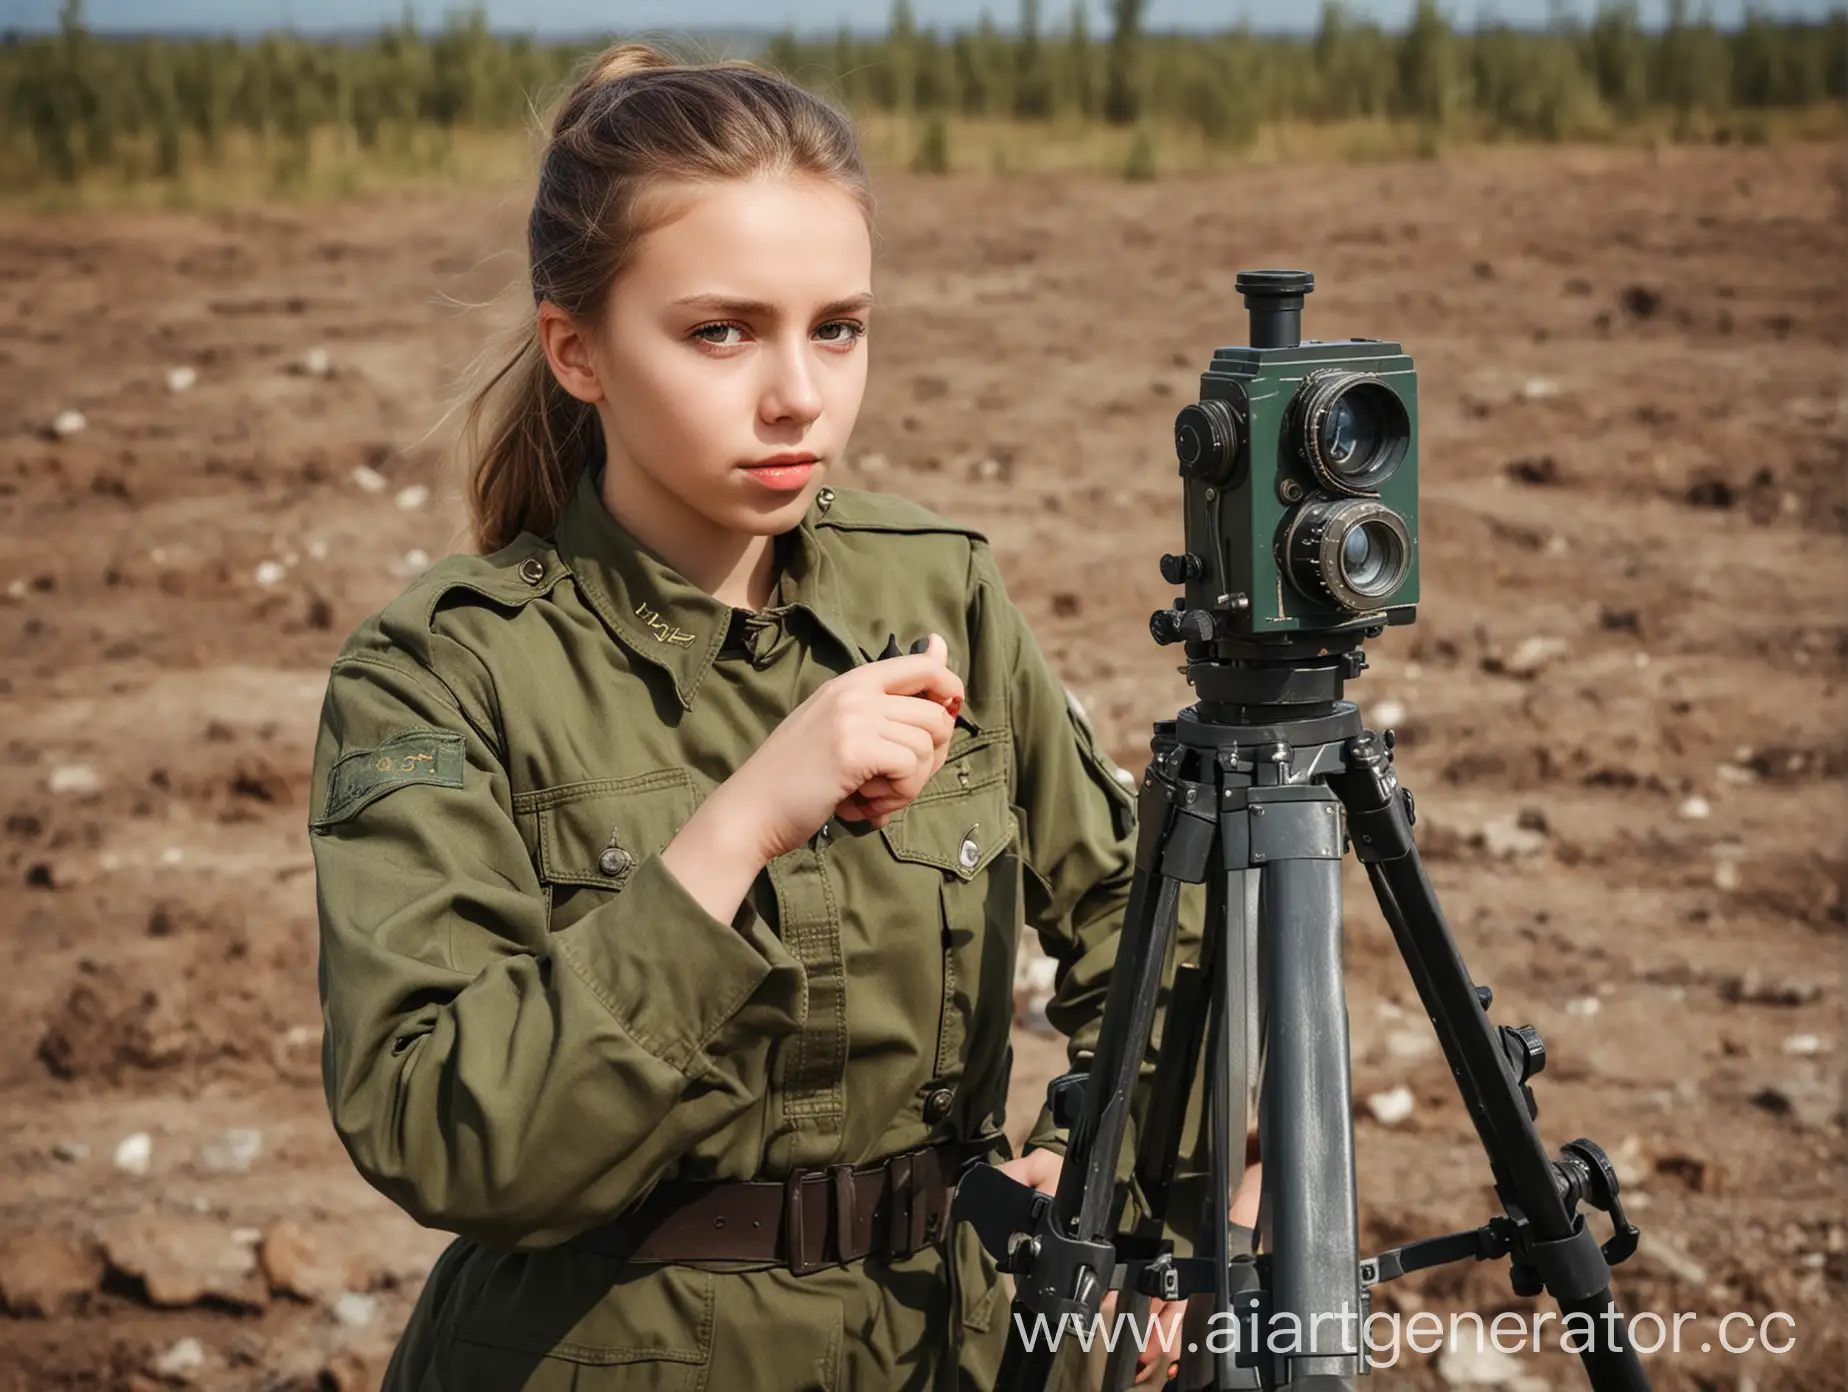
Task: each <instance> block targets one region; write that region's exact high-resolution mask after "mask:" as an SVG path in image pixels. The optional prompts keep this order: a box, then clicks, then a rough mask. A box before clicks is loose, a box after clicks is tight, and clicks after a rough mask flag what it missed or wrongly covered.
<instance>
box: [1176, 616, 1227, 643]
mask: <svg viewBox="0 0 1848 1392" xmlns="http://www.w3.org/2000/svg"><path fill="white" fill-rule="evenodd" d="M1179 629H1180V635H1181V637H1182V639H1184V640H1185V641H1186V642H1189V643H1210V642H1212V641H1213V639H1214V638H1216V637H1218V636H1219V625H1218V624H1216V623H1214V622H1213V616H1212V615H1211V614H1209V613H1207V612H1206V610H1204V609H1189V610H1188V611H1187V612H1186V613H1185V614H1182V615H1181V621H1180V624H1179Z"/></svg>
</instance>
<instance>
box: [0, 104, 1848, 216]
mask: <svg viewBox="0 0 1848 1392" xmlns="http://www.w3.org/2000/svg"><path fill="white" fill-rule="evenodd" d="M857 123H858V126H859V129H860V133H861V142H862V147H863V149H864V151H865V154H866V158H867V161H868V163H869V165H870V166H872V168H873V169H874V170H875V171H895V170H914V169H919V168H921V167H922V168H928V169H930V170H933V171H937V172H943V173H959V174H972V173H973V174H988V175H990V176H994V177H1008V176H1012V175H1019V174H1085V175H1098V176H1106V177H1113V178H1122V177H1125V175H1126V173H1127V172H1131V171H1133V172H1134V173H1135V174H1136V175H1137V177H1151V176H1152V177H1156V178H1160V177H1166V176H1169V175H1176V174H1183V175H1184V174H1200V173H1210V172H1214V171H1222V170H1227V169H1234V168H1240V167H1247V166H1252V165H1275V164H1284V163H1293V162H1297V161H1302V162H1308V163H1335V162H1342V161H1356V162H1364V161H1379V160H1401V159H1419V158H1433V157H1441V156H1442V155H1443V154H1445V153H1448V152H1452V151H1463V150H1467V149H1471V148H1481V147H1485V146H1489V145H1512V144H1517V143H1525V144H1528V145H1533V144H1535V143H1536V142H1531V141H1529V142H1515V141H1503V140H1499V139H1497V138H1496V136H1495V134H1494V133H1493V132H1490V131H1485V130H1482V129H1475V128H1471V127H1469V126H1459V127H1457V128H1454V129H1447V130H1443V131H1434V130H1432V129H1431V128H1430V127H1429V126H1427V125H1424V124H1422V123H1420V122H1416V121H1410V120H1385V119H1382V120H1368V121H1344V122H1328V123H1314V122H1306V121H1281V122H1270V123H1266V124H1264V125H1262V126H1260V127H1259V128H1258V129H1257V130H1256V131H1255V132H1254V133H1253V134H1252V136H1251V138H1250V139H1248V140H1245V141H1242V142H1237V143H1230V142H1214V141H1211V140H1208V139H1206V138H1205V137H1204V136H1202V135H1201V133H1200V132H1199V131H1198V129H1197V128H1193V127H1189V126H1183V125H1179V124H1175V123H1160V122H1155V123H1150V124H1148V125H1145V126H1143V127H1137V128H1119V127H1114V126H1109V125H1106V124H1104V123H1102V122H1096V121H1092V122H1084V121H1080V120H1077V119H1075V118H1064V119H1055V120H1050V121H1043V122H1019V121H1011V120H1000V119H992V120H991V119H980V118H970V117H956V116H951V117H939V118H937V119H936V122H935V125H936V127H937V129H936V130H935V131H933V130H932V129H931V127H932V124H933V123H932V121H931V119H930V118H927V117H924V116H896V115H889V114H884V113H871V114H866V115H862V116H860V117H859V118H858V122H857ZM1677 124H1679V125H1680V127H1681V128H1680V129H1677ZM1144 132H1146V146H1145V147H1143V148H1140V149H1139V148H1138V141H1139V140H1141V139H1142V138H1143V136H1144ZM1845 133H1848V118H1845V116H1844V110H1843V108H1842V107H1841V106H1840V105H1839V104H1837V103H1833V102H1831V103H1825V104H1822V105H1819V106H1817V107H1813V108H1807V109H1802V110H1794V111H1771V112H1743V113H1733V114H1732V115H1730V116H1728V117H1725V118H1717V119H1716V118H1712V117H1695V118H1693V119H1692V120H1689V121H1685V122H1681V123H1677V122H1676V121H1675V119H1674V118H1673V116H1672V115H1671V114H1670V113H1656V114H1654V115H1652V116H1651V117H1650V118H1649V119H1647V120H1645V121H1640V122H1637V123H1635V124H1633V125H1630V126H1627V127H1624V128H1622V129H1609V130H1602V131H1592V132H1588V133H1587V134H1588V137H1589V138H1590V139H1592V140H1595V141H1597V142H1599V143H1605V144H1614V145H1627V146H1650V145H1659V144H1663V143H1667V142H1671V141H1674V140H1677V139H1680V140H1689V141H1693V142H1696V143H1714V142H1731V143H1740V144H1751V145H1759V144H1771V143H1779V142H1784V141H1792V140H1797V141H1810V140H1839V139H1841V138H1842V136H1843V135H1844V134H1845ZM538 150H539V142H538V139H537V137H536V136H534V135H531V134H528V133H526V132H523V131H476V130H467V129H453V130H445V129H443V128H441V127H437V126H434V125H427V126H417V127H408V128H400V129H397V130H395V131H387V132H386V133H385V135H384V137H383V138H382V139H381V140H380V142H379V144H378V147H377V148H376V149H371V150H366V149H361V148H360V147H359V146H358V143H357V142H356V141H355V140H354V139H353V137H352V134H351V132H350V131H346V130H336V129H323V130H320V131H318V132H316V133H315V134H314V136H313V138H312V139H311V140H310V141H309V142H308V144H307V145H306V146H305V147H303V146H299V145H292V144H284V143H283V142H280V141H270V142H267V143H266V142H262V141H258V140H255V139H252V138H250V137H248V136H240V137H238V138H236V139H234V140H232V141H230V142H228V143H227V145H226V147H225V149H224V150H223V152H222V153H221V156H220V158H219V159H218V160H217V161H216V162H214V163H207V162H205V161H204V160H203V159H202V158H200V157H198V156H197V153H196V152H190V151H189V152H188V153H189V156H191V157H189V158H188V159H186V160H185V161H183V170H184V172H183V173H182V174H181V175H180V176H179V177H178V178H177V179H171V180H165V179H158V178H154V177H152V176H151V174H149V173H146V172H139V171H146V170H151V169H152V167H153V165H152V160H151V156H150V157H147V158H141V157H140V156H141V155H142V154H143V152H140V151H138V150H137V149H135V148H134V147H133V146H130V147H129V149H128V150H127V151H126V152H125V157H124V158H123V160H122V166H123V168H124V169H125V170H126V171H127V172H124V173H115V174H110V175H92V176H89V177H86V178H84V179H82V180H80V181H79V182H78V183H76V184H70V185H63V184H39V185H37V186H21V185H20V184H19V183H18V182H17V181H5V182H0V206H12V207H20V208H27V209H32V210H37V211H43V212H65V211H71V210H90V209H106V208H207V209H213V208H223V207H236V206H247V205H249V204H253V203H266V202H300V203H313V202H322V201H327V200H337V199H342V198H349V197H354V196H357V195H362V194H367V193H374V192H398V191H414V190H417V189H424V188H471V187H486V188H495V187H508V186H512V185H518V184H520V183H523V182H525V181H526V180H529V179H530V178H531V177H532V175H533V169H534V166H535V163H536V160H537V155H538ZM921 155H923V156H924V157H923V158H920V156H921ZM1151 156H1152V159H1151Z"/></svg>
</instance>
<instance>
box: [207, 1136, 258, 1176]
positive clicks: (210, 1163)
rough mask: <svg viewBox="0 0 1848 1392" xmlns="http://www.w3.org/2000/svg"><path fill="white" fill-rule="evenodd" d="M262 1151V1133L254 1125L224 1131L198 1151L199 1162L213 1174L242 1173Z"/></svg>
mask: <svg viewBox="0 0 1848 1392" xmlns="http://www.w3.org/2000/svg"><path fill="white" fill-rule="evenodd" d="M262 1153H263V1133H262V1132H261V1131H259V1130H257V1129H256V1127H254V1126H239V1127H234V1128H232V1129H231V1130H229V1131H227V1132H225V1133H224V1134H223V1135H222V1136H220V1137H218V1138H217V1139H216V1140H214V1141H212V1142H210V1143H209V1144H207V1145H206V1147H205V1148H204V1149H203V1150H201V1151H200V1152H199V1163H200V1164H201V1165H203V1166H204V1167H205V1168H206V1169H208V1170H210V1171H212V1173H214V1174H243V1173H244V1172H245V1171H246V1170H248V1169H249V1168H250V1167H251V1165H252V1164H254V1163H255V1162H256V1159H257V1157H258V1156H259V1155H261V1154H262Z"/></svg>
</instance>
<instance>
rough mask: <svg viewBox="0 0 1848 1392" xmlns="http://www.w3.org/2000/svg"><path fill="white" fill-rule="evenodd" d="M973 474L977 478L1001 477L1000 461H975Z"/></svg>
mask: <svg viewBox="0 0 1848 1392" xmlns="http://www.w3.org/2000/svg"><path fill="white" fill-rule="evenodd" d="M975 476H976V477H977V478H979V479H996V478H1000V477H1001V461H1000V460H998V459H982V460H978V461H977V462H976V466H975Z"/></svg>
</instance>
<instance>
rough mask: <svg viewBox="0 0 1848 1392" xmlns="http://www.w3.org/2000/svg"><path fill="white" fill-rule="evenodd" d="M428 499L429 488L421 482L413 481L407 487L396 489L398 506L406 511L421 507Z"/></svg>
mask: <svg viewBox="0 0 1848 1392" xmlns="http://www.w3.org/2000/svg"><path fill="white" fill-rule="evenodd" d="M429 501H430V490H429V489H428V488H425V487H424V486H423V485H422V484H421V483H413V484H412V485H411V486H410V487H408V488H400V489H399V490H398V506H399V507H401V508H403V509H404V510H405V511H406V512H410V511H412V510H413V509H415V508H420V507H422V506H423V505H424V504H425V503H427V502H429Z"/></svg>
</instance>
